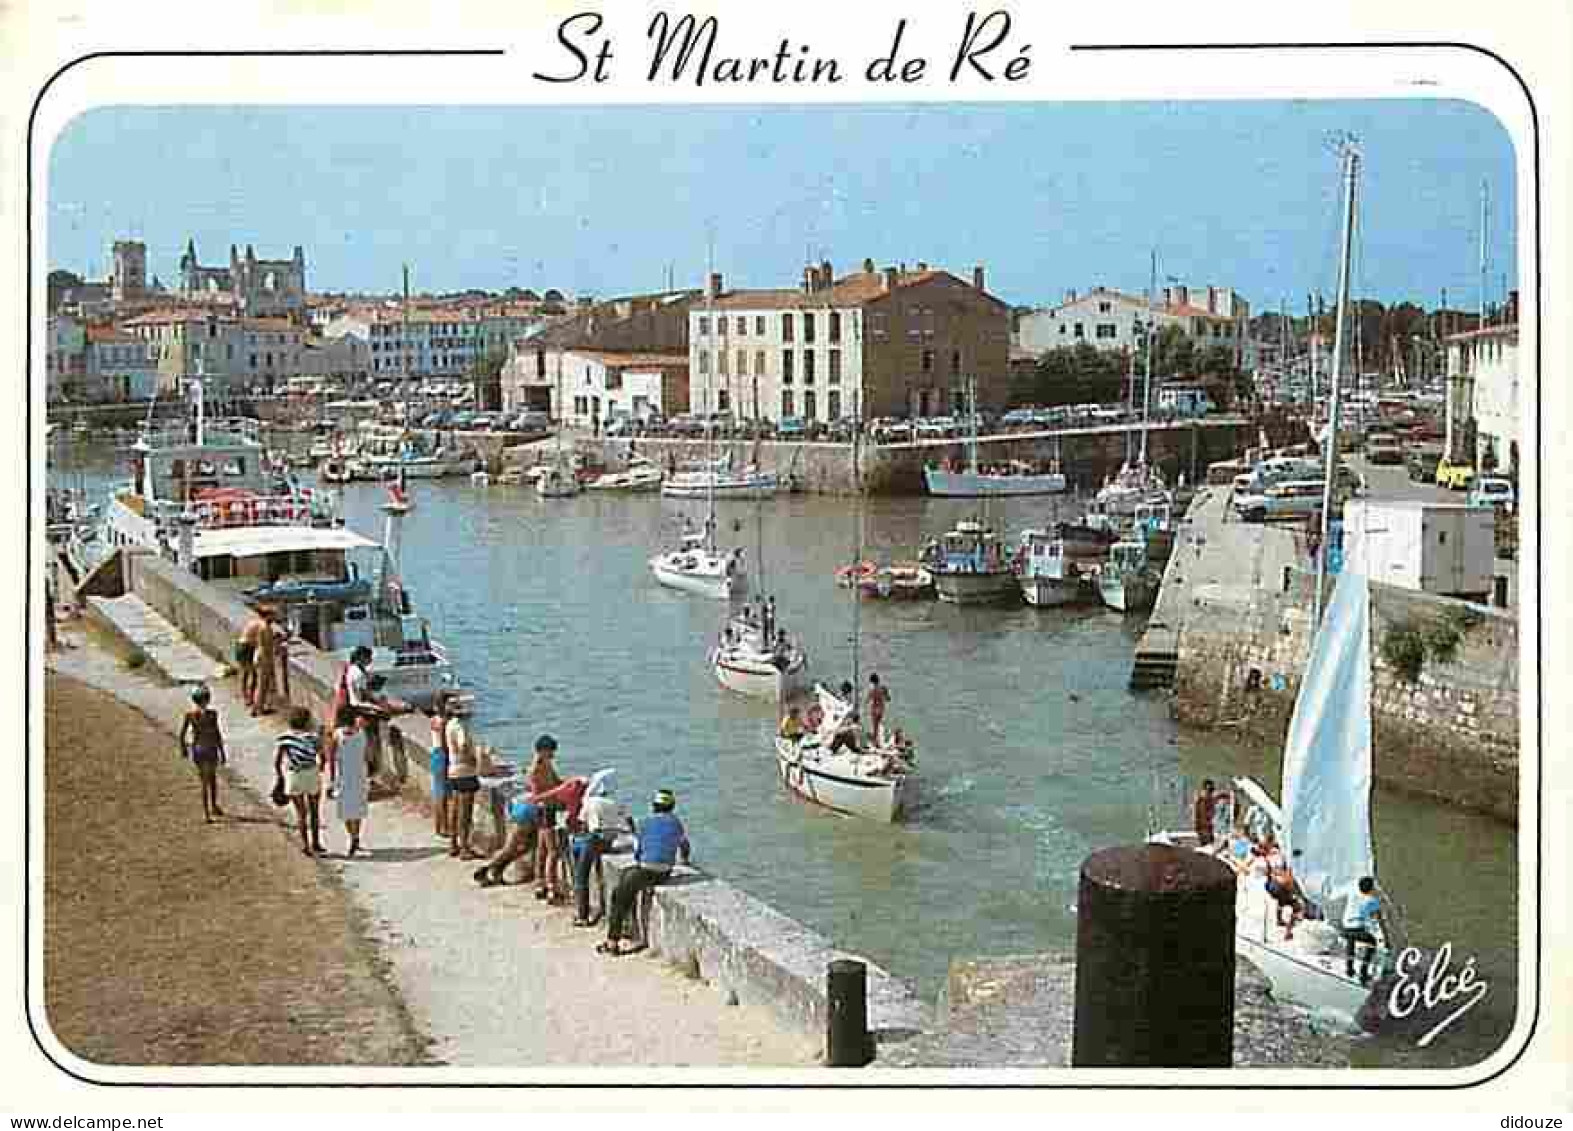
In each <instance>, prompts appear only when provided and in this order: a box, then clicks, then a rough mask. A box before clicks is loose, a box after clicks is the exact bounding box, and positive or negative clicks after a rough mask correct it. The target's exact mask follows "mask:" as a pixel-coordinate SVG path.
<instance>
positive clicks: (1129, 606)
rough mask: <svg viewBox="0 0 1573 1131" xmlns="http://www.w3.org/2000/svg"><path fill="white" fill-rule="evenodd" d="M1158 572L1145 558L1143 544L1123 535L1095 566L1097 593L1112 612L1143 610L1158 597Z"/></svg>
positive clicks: (1139, 540) (1138, 540) (1151, 604)
mask: <svg viewBox="0 0 1573 1131" xmlns="http://www.w3.org/2000/svg"><path fill="white" fill-rule="evenodd" d="M1158 583H1159V575H1158V571H1157V570H1156V569H1154V568H1153V567H1152V564H1151V563H1150V562H1149V561H1148V560H1147V543H1146V542H1144V541H1142V540H1141V539H1140V538H1126V539H1122V540H1121V541H1119V542H1116V543H1115V544H1114V545H1112V546H1110V547H1109V556H1108V558H1107V559H1105V560H1104V562H1103V564H1102V565H1100V566H1099V567H1098V596H1099V597H1100V598H1101V599H1102V601H1103V603H1104V604H1105V605H1107V606H1109V608H1111V609H1114V610H1115V611H1116V612H1121V613H1144V612H1146V611H1147V610H1148V609H1151V608H1152V606H1153V602H1155V601H1156V600H1157V599H1158Z"/></svg>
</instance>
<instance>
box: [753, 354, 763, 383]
mask: <svg viewBox="0 0 1573 1131" xmlns="http://www.w3.org/2000/svg"><path fill="white" fill-rule="evenodd" d="M764 375H765V351H764V350H755V351H754V376H755V377H763V376H764Z"/></svg>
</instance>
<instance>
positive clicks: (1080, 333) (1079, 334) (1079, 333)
mask: <svg viewBox="0 0 1573 1131" xmlns="http://www.w3.org/2000/svg"><path fill="white" fill-rule="evenodd" d="M1076 336H1077V337H1078V338H1085V337H1086V336H1087V335H1086V334H1085V333H1084V332H1083V330H1082V324H1081V323H1080V322H1078V323H1076Z"/></svg>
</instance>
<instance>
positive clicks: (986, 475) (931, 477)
mask: <svg viewBox="0 0 1573 1131" xmlns="http://www.w3.org/2000/svg"><path fill="white" fill-rule="evenodd" d="M967 395H968V406H969V411H968V414H967V422H968V425H967V462H966V466H965V467H956V466H954V465H953V464H952V463H951V461H949V460H946V461H944V462H943V463H941V464H939V465H937V466H936V465H933V464H930V465H928V466H926V467H924V469H923V484H924V486H925V487H926V488H927V489H928V493H929V494H930V495H937V496H940V497H942V498H952V499H976V498H983V497H988V496H995V495H1056V494H1059V493H1060V492H1061V491H1064V490H1065V488H1066V485H1067V484H1066V479H1065V475H1064V473H1063V472H1061V471H1060V465H1059V461H1058V460H1057V459H1056V460H1050V461H1048V462H1047V463H1031V462H1028V461H1027V460H1011V461H1009V462H1007V463H1004V464H1001V465H999V466H991V467H983V466H980V465H979V463H978V395H977V384H976V382H975V381H973V380H970V379H969V380H968V382H967Z"/></svg>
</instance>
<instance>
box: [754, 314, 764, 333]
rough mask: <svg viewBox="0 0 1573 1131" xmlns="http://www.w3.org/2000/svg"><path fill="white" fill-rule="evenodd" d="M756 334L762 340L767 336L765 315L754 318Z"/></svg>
mask: <svg viewBox="0 0 1573 1131" xmlns="http://www.w3.org/2000/svg"><path fill="white" fill-rule="evenodd" d="M754 333H755V334H756V335H757V336H759V337H761V338H762V337H764V336H765V316H764V315H763V314H759V315H756V316H755V317H754Z"/></svg>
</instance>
